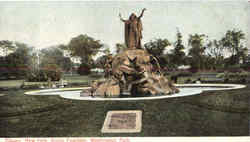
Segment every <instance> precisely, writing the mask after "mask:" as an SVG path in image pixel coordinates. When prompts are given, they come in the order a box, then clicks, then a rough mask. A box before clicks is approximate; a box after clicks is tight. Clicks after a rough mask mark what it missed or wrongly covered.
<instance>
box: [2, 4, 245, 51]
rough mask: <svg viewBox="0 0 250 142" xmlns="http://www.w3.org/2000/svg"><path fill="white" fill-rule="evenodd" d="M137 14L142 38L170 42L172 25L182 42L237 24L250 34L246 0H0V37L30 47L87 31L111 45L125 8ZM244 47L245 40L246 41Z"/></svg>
mask: <svg viewBox="0 0 250 142" xmlns="http://www.w3.org/2000/svg"><path fill="white" fill-rule="evenodd" d="M143 8H146V9H147V10H146V11H145V13H144V17H143V18H142V23H143V40H142V42H143V43H146V42H148V41H150V40H154V39H156V38H167V39H168V40H169V41H170V42H172V43H173V42H175V40H176V31H177V28H178V29H179V30H180V32H181V33H182V34H183V40H184V44H185V45H187V39H188V36H189V34H194V33H200V34H206V35H208V38H209V39H211V40H212V39H219V38H221V37H222V36H223V35H224V34H225V33H226V31H227V30H231V29H233V28H235V29H240V30H242V31H243V32H244V33H245V34H246V37H247V39H248V38H250V33H248V32H249V26H247V25H249V23H250V20H249V19H250V17H249V16H247V15H248V14H250V10H249V9H250V3H247V2H244V1H241V2H225V1H224V2H195V1H189V2H188V1H182V2H169V1H149V2H145V1H137V2H132V1H119V2H116V1H103V2H101V1H81V2H79V1H78V2H70V1H68V2H66V1H64V2H41V1H40V2H39V1H38V2H34V1H33V2H0V40H11V41H19V42H23V43H27V44H29V45H31V46H35V47H36V48H45V47H49V46H53V45H58V44H68V43H69V41H70V39H71V38H73V37H76V36H78V35H80V34H87V35H89V36H91V37H93V38H95V39H97V40H100V41H101V42H102V43H103V44H106V45H108V46H109V47H111V51H114V46H115V44H116V43H124V24H123V23H122V22H121V21H120V20H119V17H118V15H119V13H121V15H122V17H123V18H124V19H127V18H128V17H129V15H130V14H131V13H133V12H134V13H136V14H137V15H139V14H140V12H141V10H142V9H143ZM246 42H247V44H248V46H249V47H250V42H249V41H246Z"/></svg>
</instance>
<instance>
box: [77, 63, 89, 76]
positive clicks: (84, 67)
mask: <svg viewBox="0 0 250 142" xmlns="http://www.w3.org/2000/svg"><path fill="white" fill-rule="evenodd" d="M77 73H78V74H80V75H89V74H90V73H91V71H90V66H89V65H88V64H86V63H82V64H81V65H80V67H79V68H78V69H77Z"/></svg>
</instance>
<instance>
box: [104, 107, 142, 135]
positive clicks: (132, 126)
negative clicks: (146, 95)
mask: <svg viewBox="0 0 250 142" xmlns="http://www.w3.org/2000/svg"><path fill="white" fill-rule="evenodd" d="M141 121H142V111H141V110H125V111H109V112H108V113H107V116H106V118H105V121H104V124H103V127H102V133H139V132H141V127H142V122H141Z"/></svg>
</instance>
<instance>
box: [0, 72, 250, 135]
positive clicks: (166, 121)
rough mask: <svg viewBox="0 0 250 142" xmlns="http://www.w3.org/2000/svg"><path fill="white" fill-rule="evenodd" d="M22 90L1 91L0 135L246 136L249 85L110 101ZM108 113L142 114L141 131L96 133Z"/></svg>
mask: <svg viewBox="0 0 250 142" xmlns="http://www.w3.org/2000/svg"><path fill="white" fill-rule="evenodd" d="M83 78H85V79H87V78H86V77H83ZM83 78H82V79H83ZM72 80H81V79H79V77H75V78H74V79H72ZM25 91H27V90H21V89H19V90H16V89H15V90H9V91H6V92H2V93H5V94H7V95H5V96H2V97H0V126H1V127H0V137H33V136H34V137H38V136H41V137H50V136H53V137H56V136H58V137H60V136H73V137H81V136H84V137H86V136H243V135H249V128H248V127H249V126H248V124H249V123H248V122H249V112H250V108H249V105H248V104H249V94H250V84H247V88H244V89H240V90H231V91H216V92H213V91H210V92H205V93H202V94H201V95H199V96H189V97H182V98H172V99H164V100H148V101H116V102H89V101H79V100H67V99H64V98H60V97H59V96H26V95H24V92H25ZM111 110H142V111H143V114H142V118H143V119H142V132H140V133H134V134H126V133H125V134H103V133H101V128H102V124H103V122H104V119H105V115H106V113H107V112H108V111H111Z"/></svg>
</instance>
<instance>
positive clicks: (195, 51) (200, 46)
mask: <svg viewBox="0 0 250 142" xmlns="http://www.w3.org/2000/svg"><path fill="white" fill-rule="evenodd" d="M205 37H206V36H205V35H204V34H194V35H189V39H188V45H189V46H191V48H190V50H189V53H188V55H189V56H191V57H192V59H191V66H192V68H193V69H198V70H200V69H203V68H204V66H203V65H204V64H203V63H204V60H203V59H204V58H203V55H204V51H205V47H204V42H205V41H204V40H205Z"/></svg>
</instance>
